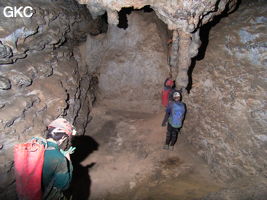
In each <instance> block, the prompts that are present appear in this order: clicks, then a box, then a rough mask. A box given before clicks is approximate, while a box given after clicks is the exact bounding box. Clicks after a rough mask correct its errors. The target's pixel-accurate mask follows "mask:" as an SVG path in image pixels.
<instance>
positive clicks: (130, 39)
mask: <svg viewBox="0 0 267 200" xmlns="http://www.w3.org/2000/svg"><path fill="white" fill-rule="evenodd" d="M127 19H128V20H127V23H128V26H127V28H125V29H123V28H118V27H117V26H114V25H109V29H108V31H107V33H105V34H102V35H97V36H88V38H87V41H86V44H85V47H83V48H84V49H85V52H86V53H85V55H84V60H86V64H87V65H88V66H89V68H90V71H91V73H96V74H97V75H98V76H99V84H98V88H99V90H98V92H99V98H98V99H99V102H101V104H102V105H103V104H106V105H110V106H112V107H113V108H117V109H123V110H134V111H140V109H141V110H142V111H144V112H154V111H158V110H160V108H161V104H160V98H161V97H160V92H159V91H160V89H161V88H162V87H163V82H164V80H165V79H166V78H167V77H168V76H169V66H168V63H167V40H168V30H167V26H166V25H165V24H164V23H163V22H162V21H161V20H159V19H158V17H157V16H156V15H155V13H154V12H144V11H133V12H132V13H131V14H129V15H127Z"/></svg>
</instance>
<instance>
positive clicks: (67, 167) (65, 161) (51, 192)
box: [42, 118, 76, 200]
mask: <svg viewBox="0 0 267 200" xmlns="http://www.w3.org/2000/svg"><path fill="white" fill-rule="evenodd" d="M75 133H76V131H75V130H74V128H73V126H72V125H71V124H70V123H69V122H68V121H67V120H65V119H63V118H58V119H56V120H54V121H53V122H51V123H50V124H49V126H48V133H47V135H46V139H47V147H46V150H45V153H44V165H43V172H42V190H43V198H42V199H45V200H55V199H56V200H58V199H60V200H61V199H66V197H65V196H64V194H63V191H64V190H66V189H68V187H69V185H70V182H71V179H72V171H73V167H72V163H71V160H70V154H71V153H73V151H74V148H72V147H71V148H70V149H69V150H68V151H63V150H60V149H59V145H60V144H62V143H63V142H64V140H66V139H68V138H70V137H71V135H74V134H75Z"/></svg>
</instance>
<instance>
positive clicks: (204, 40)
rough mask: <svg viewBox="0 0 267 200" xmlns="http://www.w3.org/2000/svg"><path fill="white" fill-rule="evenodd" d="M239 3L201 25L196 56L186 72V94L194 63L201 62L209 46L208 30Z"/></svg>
mask: <svg viewBox="0 0 267 200" xmlns="http://www.w3.org/2000/svg"><path fill="white" fill-rule="evenodd" d="M240 3H241V0H238V1H237V6H236V8H235V9H234V10H233V11H231V12H229V7H227V8H226V9H225V10H224V11H223V12H222V13H221V14H220V15H218V16H215V17H214V18H213V20H212V21H211V22H209V23H207V24H205V25H203V26H202V27H201V28H200V31H199V36H200V40H201V45H200V47H199V49H198V54H197V56H196V57H194V58H192V60H191V65H190V67H189V69H188V72H187V74H188V79H189V83H188V85H187V88H186V89H187V91H188V93H190V90H191V89H192V85H193V80H192V74H193V70H194V68H195V66H196V62H197V60H202V59H204V58H205V53H206V49H207V47H208V44H209V34H210V30H211V29H212V27H214V26H216V24H218V23H219V22H220V21H221V19H222V18H224V17H227V16H228V15H230V14H231V13H233V12H235V11H236V10H237V9H238V8H239V5H240Z"/></svg>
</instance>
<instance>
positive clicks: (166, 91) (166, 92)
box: [161, 87, 172, 107]
mask: <svg viewBox="0 0 267 200" xmlns="http://www.w3.org/2000/svg"><path fill="white" fill-rule="evenodd" d="M171 92H172V89H171V88H167V87H164V89H163V90H162V94H161V104H162V105H163V106H165V107H167V105H168V103H169V100H170V98H169V96H170V94H171Z"/></svg>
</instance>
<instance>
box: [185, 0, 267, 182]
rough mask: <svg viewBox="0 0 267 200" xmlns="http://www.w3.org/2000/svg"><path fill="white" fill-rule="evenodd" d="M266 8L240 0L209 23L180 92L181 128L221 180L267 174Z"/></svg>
mask: <svg viewBox="0 0 267 200" xmlns="http://www.w3.org/2000/svg"><path fill="white" fill-rule="evenodd" d="M266 11H267V4H266V2H264V1H255V2H251V1H243V3H241V5H240V7H239V9H238V10H237V11H236V12H234V13H233V14H231V15H229V16H228V17H226V18H223V19H221V21H220V22H219V23H218V24H216V26H214V27H213V28H212V29H211V31H210V32H209V38H208V39H209V41H208V47H207V50H206V52H205V57H204V59H203V60H201V61H197V62H196V66H195V68H194V70H193V75H192V80H193V85H192V90H191V92H190V94H189V96H186V97H185V102H186V103H187V107H188V112H187V116H186V120H185V126H184V130H183V131H184V132H185V135H186V137H187V138H188V140H189V141H190V142H191V143H192V144H193V146H195V147H197V149H198V154H199V155H200V156H201V157H203V158H204V159H205V160H206V161H207V162H208V164H209V166H210V169H211V171H212V172H213V173H214V174H215V175H216V176H217V177H218V178H220V179H223V180H232V179H235V178H238V177H242V176H247V175H252V176H256V175H259V176H265V177H266V175H267V170H266V169H267V167H266V166H267V160H266V156H267V151H266V149H267V148H266V147H267V113H266V110H267V102H266V100H267V99H266V97H267V92H266V91H267V82H266V80H267V68H266V66H267V58H266V50H267V48H266V44H267V43H266V42H267V37H266V32H267V27H266V22H267V15H266V13H267V12H266ZM206 29H207V27H206Z"/></svg>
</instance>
